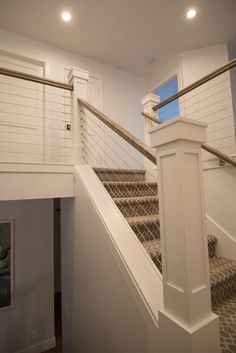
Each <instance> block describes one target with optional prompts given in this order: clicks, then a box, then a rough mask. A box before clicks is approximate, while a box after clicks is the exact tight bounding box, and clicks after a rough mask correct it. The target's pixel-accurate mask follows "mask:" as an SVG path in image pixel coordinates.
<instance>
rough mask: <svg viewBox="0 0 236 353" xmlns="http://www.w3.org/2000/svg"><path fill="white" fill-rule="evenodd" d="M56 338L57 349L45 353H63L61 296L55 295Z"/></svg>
mask: <svg viewBox="0 0 236 353" xmlns="http://www.w3.org/2000/svg"><path fill="white" fill-rule="evenodd" d="M55 336H56V347H55V348H52V349H49V350H47V351H45V352H43V353H62V342H61V340H62V329H61V295H60V294H56V295H55Z"/></svg>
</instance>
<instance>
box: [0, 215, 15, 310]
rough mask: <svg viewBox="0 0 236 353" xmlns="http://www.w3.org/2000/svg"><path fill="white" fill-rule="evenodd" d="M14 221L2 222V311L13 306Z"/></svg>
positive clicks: (0, 248) (0, 251)
mask: <svg viewBox="0 0 236 353" xmlns="http://www.w3.org/2000/svg"><path fill="white" fill-rule="evenodd" d="M13 233H14V221H13V220H0V311H1V310H4V309H8V308H11V307H12V306H13V288H14V280H13V279H14V251H13V248H14V244H13V237H14V234H13Z"/></svg>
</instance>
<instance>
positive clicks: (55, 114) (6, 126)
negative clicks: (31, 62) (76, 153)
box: [0, 67, 73, 163]
mask: <svg viewBox="0 0 236 353" xmlns="http://www.w3.org/2000/svg"><path fill="white" fill-rule="evenodd" d="M72 90H73V87H72V86H71V85H68V84H65V83H62V82H57V81H53V80H49V79H45V78H43V77H39V76H34V75H31V74H27V73H22V72H19V71H14V70H9V69H5V68H2V67H0V161H2V162H11V161H12V162H16V161H17V162H39V163H44V162H52V163H71V162H72V129H71V127H72V126H73V125H72V122H73V114H72V113H73V112H72V101H71V91H72Z"/></svg>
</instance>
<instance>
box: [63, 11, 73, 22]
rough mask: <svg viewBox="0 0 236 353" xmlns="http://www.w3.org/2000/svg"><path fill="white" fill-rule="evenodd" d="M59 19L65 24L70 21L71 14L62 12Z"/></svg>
mask: <svg viewBox="0 0 236 353" xmlns="http://www.w3.org/2000/svg"><path fill="white" fill-rule="evenodd" d="M61 18H62V19H63V21H65V22H69V21H70V20H71V14H70V13H69V12H68V11H65V12H62V14H61Z"/></svg>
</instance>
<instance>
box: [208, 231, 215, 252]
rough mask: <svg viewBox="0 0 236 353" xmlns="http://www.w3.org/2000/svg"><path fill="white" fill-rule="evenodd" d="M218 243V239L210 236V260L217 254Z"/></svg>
mask: <svg viewBox="0 0 236 353" xmlns="http://www.w3.org/2000/svg"><path fill="white" fill-rule="evenodd" d="M216 243H217V239H216V237H215V236H214V235H212V234H209V235H208V255H209V257H210V258H212V257H214V256H215V254H216Z"/></svg>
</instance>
